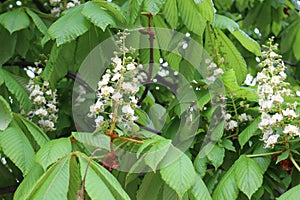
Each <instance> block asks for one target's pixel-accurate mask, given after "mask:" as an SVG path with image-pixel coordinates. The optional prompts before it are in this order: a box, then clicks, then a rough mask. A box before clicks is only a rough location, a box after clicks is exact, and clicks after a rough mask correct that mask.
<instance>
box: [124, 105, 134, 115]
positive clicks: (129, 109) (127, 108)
mask: <svg viewBox="0 0 300 200" xmlns="http://www.w3.org/2000/svg"><path fill="white" fill-rule="evenodd" d="M122 112H123V113H125V114H130V115H133V114H134V110H133V109H132V108H131V107H130V106H129V105H125V106H123V107H122Z"/></svg>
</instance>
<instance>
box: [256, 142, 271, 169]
mask: <svg viewBox="0 0 300 200" xmlns="http://www.w3.org/2000/svg"><path fill="white" fill-rule="evenodd" d="M270 152H272V150H271V149H267V148H265V147H264V144H263V143H260V144H258V145H257V147H256V148H255V150H254V151H253V154H262V153H270ZM253 160H255V162H256V163H257V164H258V165H259V167H260V168H261V170H262V172H263V173H265V172H266V171H267V169H268V167H269V166H270V163H271V160H272V156H259V157H254V158H253Z"/></svg>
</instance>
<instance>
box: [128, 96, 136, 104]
mask: <svg viewBox="0 0 300 200" xmlns="http://www.w3.org/2000/svg"><path fill="white" fill-rule="evenodd" d="M129 98H130V102H131V103H133V104H137V103H138V101H137V99H136V98H135V96H130V97H129Z"/></svg>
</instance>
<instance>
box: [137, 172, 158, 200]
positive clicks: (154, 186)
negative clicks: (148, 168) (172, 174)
mask: <svg viewBox="0 0 300 200" xmlns="http://www.w3.org/2000/svg"><path fill="white" fill-rule="evenodd" d="M163 183H164V182H163V181H162V180H161V178H160V176H159V174H157V173H156V174H155V173H147V174H146V176H145V177H144V179H143V181H142V184H141V185H140V187H139V190H138V191H137V196H136V198H137V200H153V199H157V197H158V196H159V194H160V191H161V188H162V186H163Z"/></svg>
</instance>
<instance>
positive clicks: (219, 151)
mask: <svg viewBox="0 0 300 200" xmlns="http://www.w3.org/2000/svg"><path fill="white" fill-rule="evenodd" d="M224 156H225V149H224V148H222V147H219V146H218V145H217V144H216V145H215V146H214V147H213V148H212V150H211V151H210V152H209V153H208V154H207V158H208V160H209V161H210V162H211V164H212V165H213V166H214V167H215V169H217V168H218V167H220V166H221V165H222V163H223V160H224Z"/></svg>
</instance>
